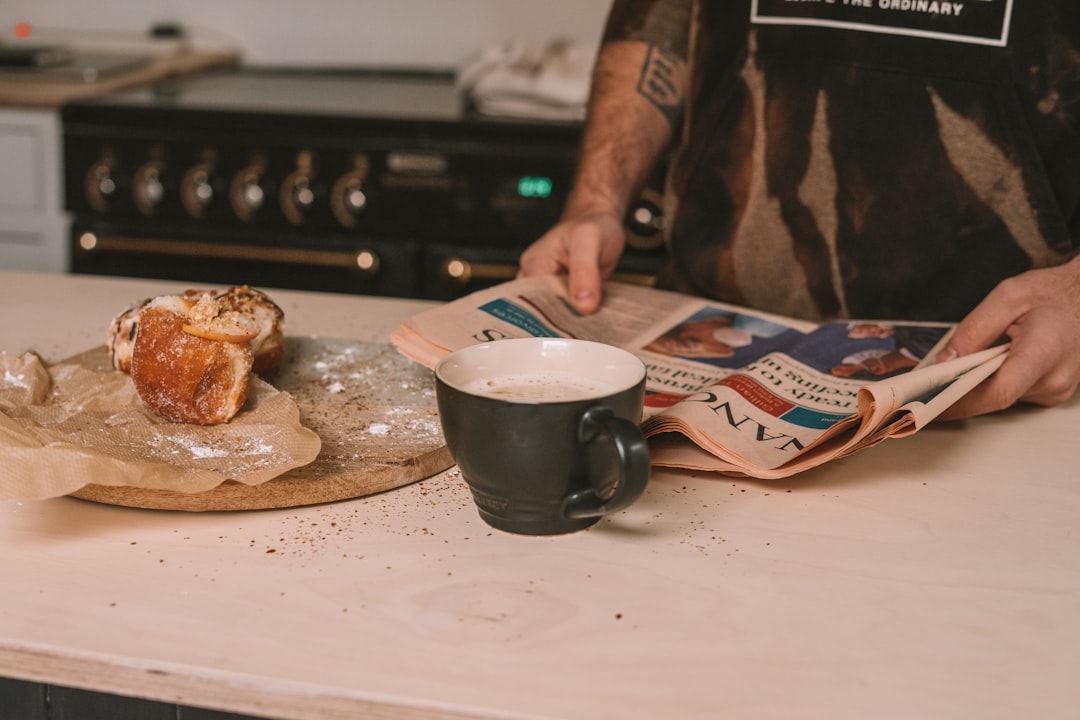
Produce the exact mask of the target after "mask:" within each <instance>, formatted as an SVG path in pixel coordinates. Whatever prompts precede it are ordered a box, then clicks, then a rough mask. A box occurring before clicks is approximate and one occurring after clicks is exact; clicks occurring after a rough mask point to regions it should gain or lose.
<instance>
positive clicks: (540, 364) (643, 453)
mask: <svg viewBox="0 0 1080 720" xmlns="http://www.w3.org/2000/svg"><path fill="white" fill-rule="evenodd" d="M435 392H436V396H437V399H438V406H439V417H440V420H441V422H442V429H443V435H444V437H445V438H446V443H447V446H448V447H449V449H450V453H451V454H452V455H453V457H454V461H455V462H456V463H457V464H458V467H459V468H460V469H461V474H462V476H463V477H464V478H465V482H466V483H467V484H468V486H469V489H470V490H471V491H472V494H473V499H474V500H475V501H476V506H477V509H478V510H479V512H480V517H482V518H483V519H484V521H485V522H487V523H488V524H489V525H491V526H492V527H495V528H498V529H500V530H506V531H509V532H515V533H521V534H526V535H553V534H558V533H567V532H573V531H574V530H581V529H583V528H586V527H588V526H590V525H592V524H593V523H595V522H596V521H597V520H599V519H600V518H601V517H603V516H604V515H605V514H607V513H609V512H612V511H615V510H619V509H621V508H625V507H627V506H628V505H630V504H631V503H632V502H634V500H636V499H637V498H638V497H639V496H640V495H641V493H642V491H644V489H645V485H646V483H647V482H648V479H649V451H648V446H647V445H646V443H645V438H644V437H643V436H642V434H641V430H640V428H639V423H640V422H641V414H642V407H643V402H644V397H645V366H644V364H643V363H642V362H641V360H639V359H638V358H637V357H635V356H634V355H632V354H631V353H629V352H626V351H625V350H621V349H619V348H617V347H614V346H611V345H605V344H603V343H596V342H590V341H586V340H568V339H564V338H515V339H507V340H498V341H495V342H489V343H483V344H480V345H472V346H470V347H466V348H463V349H462V350H458V351H457V352H454V353H451V354H450V355H448V356H446V357H445V358H443V359H442V360H441V361H440V362H439V363H438V365H436V367H435Z"/></svg>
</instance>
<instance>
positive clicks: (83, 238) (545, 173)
mask: <svg viewBox="0 0 1080 720" xmlns="http://www.w3.org/2000/svg"><path fill="white" fill-rule="evenodd" d="M62 118H63V133H64V161H65V197H66V200H65V205H66V208H67V210H68V211H69V212H70V213H71V214H72V218H73V223H72V233H71V264H72V270H73V271H74V272H76V273H92V274H108V275H127V276H134V277H151V278H162V279H176V280H190V281H199V282H207V283H229V284H238V283H250V284H253V285H261V286H265V287H285V288H297V289H311V290H324V291H333V292H349V293H365V294H374V295H388V296H399V297H415V298H431V299H449V298H453V297H457V296H459V295H461V294H464V293H465V292H469V291H472V290H475V289H478V288H480V287H483V286H486V285H491V284H493V283H495V282H499V281H502V280H505V279H509V278H511V277H513V275H514V273H515V270H516V265H517V258H518V255H519V254H520V252H521V250H522V249H524V248H525V247H526V246H527V245H528V244H529V243H530V242H532V241H533V240H534V239H535V238H537V237H539V235H540V234H542V233H543V232H544V231H545V230H546V229H547V228H548V227H550V225H551V224H552V223H554V222H555V221H556V219H557V218H558V215H559V212H560V210H561V207H562V204H563V202H564V200H565V197H566V192H567V189H568V186H569V183H570V180H571V177H572V174H573V171H574V165H575V156H576V153H577V147H578V141H579V136H580V130H581V128H580V125H579V124H577V123H568V122H548V121H536V120H520V119H514V120H506V119H492V118H487V117H482V116H479V115H477V114H476V113H474V112H472V111H470V109H469V108H468V107H467V104H466V103H465V102H464V100H463V98H462V96H461V94H460V93H459V92H458V90H457V89H456V88H455V86H454V82H453V77H452V76H451V75H449V74H439V73H413V72H387V71H382V72H343V71H342V72H313V71H288V70H253V69H233V70H228V71H222V72H217V73H211V74H207V75H201V76H195V77H188V78H182V79H179V80H174V81H170V82H166V83H163V84H159V85H155V86H152V87H145V88H140V89H136V90H132V91H127V92H121V93H115V94H111V95H106V96H102V97H99V98H95V99H93V100H89V101H84V102H78V103H73V104H70V105H68V106H66V107H64V108H63V111H62ZM661 221H662V217H661V213H660V206H659V200H658V197H657V196H656V194H655V192H654V191H652V190H647V191H646V192H645V193H644V194H643V195H642V197H641V198H640V199H639V201H638V202H637V203H636V204H635V205H634V207H633V208H632V210H631V212H630V215H629V217H628V229H629V231H630V232H629V234H628V237H629V244H630V247H629V249H628V252H627V253H626V255H625V256H624V259H623V262H622V265H621V266H620V268H619V273H620V274H622V275H623V276H624V277H625V278H627V279H632V280H639V281H643V282H648V281H649V279H650V278H651V277H652V275H653V274H654V272H655V270H656V268H657V266H658V264H659V262H660V260H661V258H662V255H663V247H662V241H661V239H660V233H659V227H660V224H661Z"/></svg>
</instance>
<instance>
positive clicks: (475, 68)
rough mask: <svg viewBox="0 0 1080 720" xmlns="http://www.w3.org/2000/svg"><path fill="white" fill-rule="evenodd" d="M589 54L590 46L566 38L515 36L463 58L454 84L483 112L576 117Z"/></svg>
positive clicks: (585, 88)
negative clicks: (541, 42) (534, 39)
mask: <svg viewBox="0 0 1080 720" xmlns="http://www.w3.org/2000/svg"><path fill="white" fill-rule="evenodd" d="M595 59H596V48H585V47H581V46H579V45H577V44H576V43H574V42H573V41H572V40H563V39H558V40H553V41H551V42H549V43H548V44H547V45H544V46H540V45H537V44H535V43H530V42H528V41H523V40H516V41H513V42H509V43H506V44H505V45H501V46H498V47H492V48H488V49H486V50H484V51H482V52H480V53H478V54H477V55H475V56H473V57H471V58H469V59H468V60H467V61H466V62H465V63H463V64H462V67H461V68H460V69H459V71H458V75H457V84H458V86H459V87H460V88H461V89H462V90H463V91H464V92H465V93H467V94H468V96H469V99H470V100H471V101H472V103H473V105H474V106H475V107H476V109H477V110H478V111H479V112H481V113H483V114H485V115H492V116H502V117H526V118H542V119H552V120H580V119H582V118H584V117H585V105H586V102H587V100H588V97H589V87H590V85H591V82H592V68H593V63H594V61H595Z"/></svg>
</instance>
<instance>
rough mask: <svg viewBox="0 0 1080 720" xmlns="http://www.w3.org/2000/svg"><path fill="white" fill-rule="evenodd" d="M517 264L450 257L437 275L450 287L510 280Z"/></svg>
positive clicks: (635, 278)
mask: <svg viewBox="0 0 1080 720" xmlns="http://www.w3.org/2000/svg"><path fill="white" fill-rule="evenodd" d="M517 271H518V268H517V265H507V264H505V263H503V264H500V263H478V262H471V261H469V260H465V259H463V258H458V257H451V258H446V259H445V260H443V262H442V265H440V266H439V277H441V278H442V279H443V280H444V281H445V282H446V284H447V285H450V286H452V287H464V286H465V285H468V284H469V283H470V282H471V281H473V280H484V281H487V280H496V281H498V280H512V279H513V278H515V277H516V276H517ZM611 279H612V280H614V281H616V282H622V283H627V284H630V285H645V286H646V287H652V286H653V285H655V284H656V277H655V276H653V275H649V274H647V273H626V272H622V273H619V272H617V273H615V274H614V275H612V276H611Z"/></svg>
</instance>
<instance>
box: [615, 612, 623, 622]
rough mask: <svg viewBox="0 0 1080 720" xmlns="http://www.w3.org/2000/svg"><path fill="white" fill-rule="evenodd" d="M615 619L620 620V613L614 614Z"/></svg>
mask: <svg viewBox="0 0 1080 720" xmlns="http://www.w3.org/2000/svg"><path fill="white" fill-rule="evenodd" d="M615 619H616V620H622V613H619V612H617V613H615Z"/></svg>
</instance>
